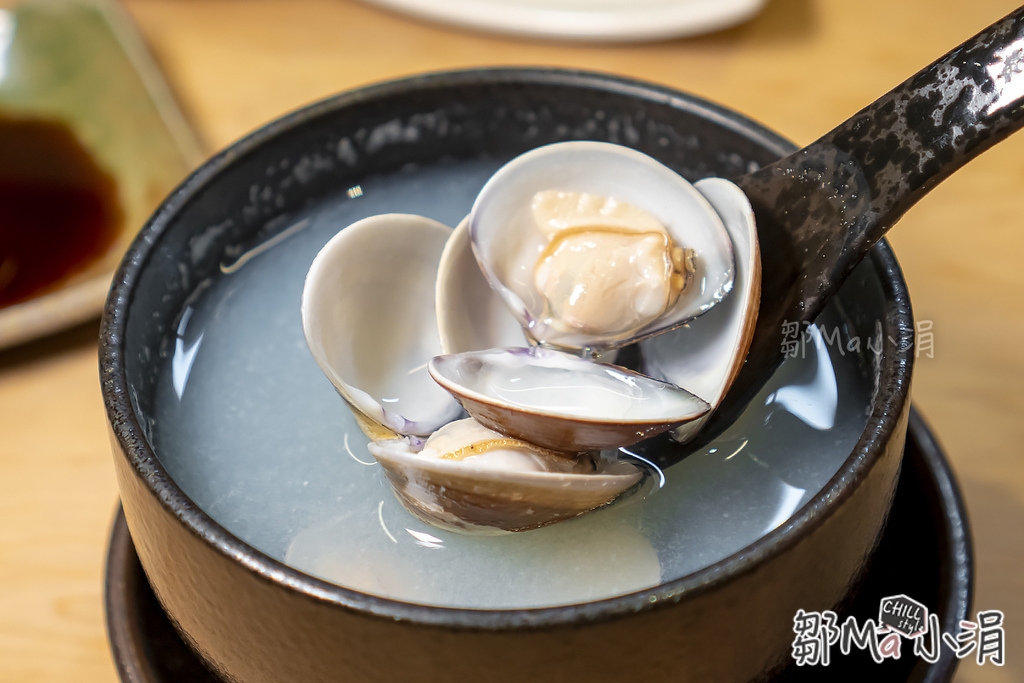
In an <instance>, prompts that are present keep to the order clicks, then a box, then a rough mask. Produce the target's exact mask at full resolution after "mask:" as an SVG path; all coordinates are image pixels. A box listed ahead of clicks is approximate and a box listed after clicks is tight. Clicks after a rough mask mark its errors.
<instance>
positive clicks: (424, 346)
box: [302, 214, 462, 439]
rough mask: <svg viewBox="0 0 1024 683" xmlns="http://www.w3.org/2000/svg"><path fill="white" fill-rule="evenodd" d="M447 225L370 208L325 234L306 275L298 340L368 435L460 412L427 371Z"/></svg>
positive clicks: (416, 428)
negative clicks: (328, 237)
mask: <svg viewBox="0 0 1024 683" xmlns="http://www.w3.org/2000/svg"><path fill="white" fill-rule="evenodd" d="M451 232H452V230H451V228H449V227H448V226H446V225H443V224H441V223H439V222H437V221H434V220H431V219H429V218H424V217H422V216H414V215H409V214H383V215H379V216H372V217H370V218H366V219H363V220H361V221H357V222H356V223H353V224H352V225H350V226H348V227H346V228H345V229H343V230H341V231H340V232H339V233H338V234H337V235H335V236H334V237H333V238H331V240H330V241H329V242H328V243H327V244H326V245H325V246H324V247H323V249H322V250H321V251H320V253H319V254H317V256H316V258H315V259H314V261H313V264H312V266H310V269H309V273H308V274H307V276H306V282H305V287H304V289H303V293H302V329H303V332H304V334H305V336H306V343H307V344H308V345H309V349H310V351H311V352H312V354H313V357H314V358H315V359H316V362H317V363H318V364H319V366H320V368H321V370H323V372H324V374H326V375H327V377H328V378H329V379H330V380H331V382H332V383H333V384H334V386H335V388H337V390H338V392H339V393H340V394H341V396H342V397H343V398H344V399H345V401H346V402H347V403H348V404H349V405H350V406H351V407H352V409H353V411H354V412H355V414H356V417H357V419H358V420H359V422H360V426H361V427H362V428H363V431H364V432H366V433H367V435H369V436H370V437H371V438H374V439H380V438H388V437H393V436H395V435H396V434H402V435H410V434H413V435H427V434H430V433H432V432H433V431H435V430H436V429H437V428H438V427H440V426H441V425H443V424H445V423H447V422H450V421H451V420H453V419H455V418H457V417H458V416H459V415H460V414H461V412H462V411H461V408H460V407H459V405H458V403H457V402H456V401H455V400H454V399H453V398H452V397H451V395H450V394H448V392H446V391H444V390H443V389H441V387H439V386H438V385H437V384H436V383H435V382H434V381H433V380H432V379H431V378H430V376H429V375H428V374H427V372H426V363H427V361H429V360H430V359H431V358H432V357H434V356H436V355H437V354H439V353H441V346H440V342H439V341H438V331H437V316H436V314H435V311H434V282H435V280H436V279H437V267H438V262H439V261H440V258H441V251H442V250H443V248H444V245H445V242H446V241H447V240H448V237H449V236H450V235H451Z"/></svg>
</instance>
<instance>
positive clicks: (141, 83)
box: [0, 0, 203, 348]
mask: <svg viewBox="0 0 1024 683" xmlns="http://www.w3.org/2000/svg"><path fill="white" fill-rule="evenodd" d="M0 114H2V115H4V116H6V117H9V118H19V119H44V120H49V121H58V122H62V123H64V124H65V125H67V126H68V127H69V128H70V129H71V131H72V132H73V133H74V135H75V137H77V138H78V140H79V141H80V142H81V144H82V145H83V146H84V147H85V149H86V150H87V151H88V152H89V154H90V155H91V156H92V157H93V159H94V160H95V162H96V163H97V165H98V166H99V167H100V168H101V169H103V170H104V171H105V172H106V173H107V174H109V175H110V176H112V177H113V179H114V181H115V183H116V185H117V198H118V201H119V203H120V208H121V214H122V217H123V219H122V220H121V221H120V224H119V225H118V227H117V234H116V236H115V238H114V240H113V243H112V244H111V245H110V246H109V247H108V248H107V249H106V251H105V252H104V253H103V254H102V255H100V256H99V257H97V258H94V259H93V260H92V261H91V262H87V263H84V264H82V265H81V266H80V267H79V268H78V269H77V270H76V271H75V272H73V273H71V274H69V275H68V276H67V277H65V278H63V279H61V280H59V281H58V282H57V283H55V285H54V286H51V287H50V288H48V289H46V290H43V292H42V293H40V294H39V295H37V296H34V297H33V298H31V299H28V300H25V301H22V302H20V303H16V304H12V305H9V306H6V307H3V308H0V348H3V347H8V346H13V345H15V344H19V343H22V342H25V341H28V340H31V339H33V338H36V337H39V336H41V335H44V334H48V333H51V332H54V331H57V330H59V329H62V328H64V327H67V326H71V325H74V324H77V323H81V322H84V321H86V320H88V319H90V318H93V317H95V316H97V315H98V314H99V313H100V311H101V310H102V308H103V302H104V300H105V298H106V293H107V289H108V288H109V286H110V280H111V277H112V275H113V272H114V269H115V267H116V265H117V263H118V262H119V261H120V259H121V256H122V254H123V253H124V251H125V249H126V248H127V246H128V244H129V243H130V241H131V239H132V238H133V237H134V235H135V233H136V232H137V231H138V229H139V228H140V227H141V226H142V224H143V223H144V222H145V220H146V218H148V216H149V214H150V213H151V212H152V210H153V209H154V208H155V207H156V206H157V204H158V203H159V201H160V200H161V199H163V197H164V196H165V195H167V194H168V193H169V192H170V190H171V189H172V188H174V187H175V186H176V185H177V184H178V183H179V182H180V181H181V180H182V179H183V178H184V177H185V175H186V174H187V173H188V172H189V171H190V170H191V169H192V168H193V167H194V166H195V165H196V164H198V162H199V161H200V160H201V159H202V157H203V154H202V151H201V147H200V145H199V143H198V141H197V139H196V137H195V134H194V133H193V131H192V130H191V128H190V127H189V126H188V124H187V123H186V121H185V118H184V116H183V115H182V113H181V111H180V109H179V108H178V105H177V103H176V102H175V100H174V97H173V96H172V94H171V91H170V89H169V88H168V86H167V84H166V82H165V81H164V79H163V76H162V75H161V73H160V71H159V70H158V68H157V67H156V65H155V63H154V62H153V60H152V59H151V57H150V56H149V54H148V52H147V51H146V49H145V46H144V44H143V42H142V39H141V37H140V36H139V34H138V31H137V29H136V28H135V26H134V24H133V23H132V22H131V20H130V18H129V17H128V16H127V15H126V13H125V12H124V10H123V9H122V8H121V7H120V6H119V5H117V4H116V3H114V2H108V1H106V0H93V1H89V0H77V1H71V0H63V1H59V0H36V1H32V2H24V3H21V4H18V5H16V6H13V7H7V8H4V7H0ZM3 153H4V150H2V149H0V154H3ZM2 227H3V226H0V229H2ZM0 256H3V255H2V254H0ZM40 258H45V255H43V256H41V257H40Z"/></svg>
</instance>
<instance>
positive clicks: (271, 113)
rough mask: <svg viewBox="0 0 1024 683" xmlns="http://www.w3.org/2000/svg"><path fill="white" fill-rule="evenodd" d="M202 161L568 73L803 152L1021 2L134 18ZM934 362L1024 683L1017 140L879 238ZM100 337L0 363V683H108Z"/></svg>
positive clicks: (218, 4) (979, 540)
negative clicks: (578, 21) (595, 38)
mask: <svg viewBox="0 0 1024 683" xmlns="http://www.w3.org/2000/svg"><path fill="white" fill-rule="evenodd" d="M125 4H126V6H127V8H128V10H129V12H130V13H131V14H132V15H133V16H134V18H135V19H136V21H137V22H138V24H139V26H140V28H141V31H142V33H143V34H144V36H145V37H146V39H147V40H148V41H149V43H150V46H151V48H152V50H153V52H154V53H155V55H156V57H157V58H158V60H159V61H160V63H161V64H162V65H163V67H164V69H165V70H166V73H167V75H168V78H169V80H170V81H171V82H172V84H173V86H174V87H175V89H176V90H177V93H178V95H179V97H180V100H181V102H182V104H183V106H184V108H185V109H186V111H187V113H188V115H189V116H190V117H191V119H192V121H193V122H194V124H195V126H196V128H197V130H198V131H199V133H200V135H201V136H202V138H203V140H204V142H205V144H206V146H207V150H208V151H210V152H212V151H214V150H216V149H219V148H220V147H222V146H224V145H227V144H228V143H230V142H231V141H232V140H234V139H235V138H237V137H239V136H240V135H242V134H244V133H246V132H247V131H250V130H252V129H253V128H255V127H257V126H259V125H260V124H262V123H264V122H266V121H268V120H269V119H272V118H274V117H276V116H278V115H280V114H282V113H284V112H286V111H289V110H292V109H294V108H296V107H299V106H301V105H303V104H305V103H307V102H310V101H312V100H316V99H318V98H321V97H324V96H326V95H329V94H332V93H335V92H337V91H341V90H345V89H348V88H352V87H354V86H358V85H362V84H366V83H371V82H374V81H379V80H382V79H388V78H392V77H395V76H401V75H405V74H412V73H416V72H422V71H428V70H436V69H447V68H457V67H468V66H477V65H505V64H530V65H560V66H575V67H584V68H591V69H597V70H603V71H610V72H616V73H620V74H625V75H629V76H635V77H639V78H643V79H647V80H651V81H656V82H660V83H664V84H667V85H670V86H673V87H676V88H679V89H682V90H686V91H689V92H692V93H695V94H697V95H700V96H703V97H706V98H709V99H711V100H714V101H718V102H721V103H724V104H728V105H730V106H732V107H734V108H736V109H738V110H740V111H742V112H745V113H747V114H748V115H750V116H751V117H753V118H755V119H758V120H760V121H761V122H763V123H765V124H767V125H768V126H769V127H771V128H774V129H776V130H778V131H780V132H781V133H782V134H784V135H786V136H788V137H789V138H790V139H792V140H794V141H796V142H798V143H806V142H810V141H811V140H813V139H814V138H816V137H818V136H819V135H821V134H823V133H825V132H826V131H827V130H828V129H829V128H831V127H832V126H833V125H834V124H836V123H838V122H839V121H842V120H843V119H845V118H846V117H848V116H849V115H851V114H853V113H854V112H855V111H856V110H857V109H859V108H860V107H862V106H863V105H865V104H867V103H869V102H870V101H871V100H873V99H874V98H875V97H876V96H878V95H880V94H882V93H883V92H885V91H886V90H888V89H889V88H890V87H891V86H893V85H895V84H896V83H898V82H899V81H901V80H903V79H904V78H906V77H907V76H909V75H910V74H911V73H913V72H914V71H916V70H917V69H919V68H920V67H922V66H924V65H925V64H927V63H928V62H929V61H931V60H932V59H933V58H935V57H937V56H938V55H940V54H941V53H943V52H945V51H946V50H947V49H948V48H950V47H952V46H953V45H955V44H957V43H959V42H960V41H961V40H963V39H965V38H967V37H969V36H970V35H972V34H973V33H975V32H976V31H977V30H980V29H981V28H983V27H984V26H986V25H987V24H989V23H991V22H993V21H995V20H997V19H999V18H1000V17H1002V16H1003V15H1004V14H1005V13H1006V12H1008V11H1010V10H1011V9H1013V8H1014V7H1015V4H1016V3H1014V2H1013V1H1012V0H974V1H973V2H969V3H955V2H941V3H937V2H934V0H905V1H903V2H894V1H893V0H861V1H860V2H857V3H840V2H834V1H832V0H770V2H768V4H767V7H766V8H765V9H764V11H763V12H762V13H761V14H760V15H759V16H757V17H756V18H754V19H753V20H751V21H749V22H748V23H746V24H744V25H741V26H738V27H736V28H733V29H730V30H725V31H721V32H718V33H714V34H711V35H706V36H701V37H697V38H691V39H680V40H673V41H666V42H659V43H653V44H633V45H596V46H595V45H583V44H571V43H554V42H542V41H528V40H521V39H512V38H504V37H500V36H494V35H484V34H476V33H472V32H468V31H464V30H456V29H450V28H446V27H444V26H440V25H432V24H428V23H424V22H420V21H416V20H412V19H407V18H404V17H402V16H399V15H396V14H392V13H389V12H386V11H382V10H379V9H376V8H374V7H371V6H368V5H364V4H360V3H359V2H354V1H352V0H248V1H246V2H242V1H240V0H126V2H125ZM891 241H892V243H893V245H894V247H895V250H896V253H897V256H898V257H899V260H900V262H901V264H902V265H903V268H904V272H905V274H906V278H907V281H908V282H909V285H910V289H911V292H912V294H913V303H914V308H915V313H916V316H917V319H918V320H928V321H932V324H933V327H932V331H933V332H934V344H933V353H932V354H931V356H932V357H927V356H926V355H923V354H922V356H921V357H920V358H919V359H918V365H917V369H916V375H915V383H914V401H915V402H916V404H917V406H918V407H919V408H920V409H921V410H922V412H923V413H924V415H925V417H926V418H927V419H928V420H929V421H930V423H931V425H932V427H933V428H934V430H935V432H936V433H937V435H938V437H939V439H940V440H941V442H942V443H943V444H944V446H945V449H946V452H947V454H948V457H949V459H950V461H951V462H952V464H953V467H954V469H955V471H956V474H957V476H958V477H959V481H960V484H961V486H962V489H963V492H964V494H965V496H966V500H967V506H968V509H969V513H970V517H971V526H972V530H973V534H974V543H975V558H976V566H977V575H976V579H977V580H976V597H975V610H977V609H998V610H1002V611H1003V612H1004V613H1005V614H1006V622H1005V643H1006V665H1005V666H1004V667H1002V668H998V667H995V666H993V665H992V664H991V663H989V664H986V665H984V666H978V665H976V664H972V663H970V662H969V661H968V662H965V664H964V665H963V666H962V667H961V669H960V672H959V673H958V675H957V680H958V681H971V682H975V681H996V682H1001V681H1022V680H1024V577H1022V570H1021V566H1022V565H1024V541H1022V531H1024V458H1022V457H1021V444H1022V443H1024V415H1022V408H1024V389H1022V388H1021V384H1022V382H1024V351H1022V343H1024V297H1022V296H1021V294H1020V292H1021V290H1022V289H1024V267H1022V257H1024V136H1019V137H1016V138H1011V139H1010V140H1009V141H1007V142H1005V143H1003V144H1002V145H1000V146H998V147H997V148H995V149H993V150H991V151H989V152H988V153H986V154H985V155H983V156H982V157H981V158H979V159H977V160H976V161H974V162H973V163H972V164H970V165H969V166H968V167H967V168H965V169H964V170H962V171H960V172H958V173H957V174H956V175H955V176H954V177H953V178H951V179H950V180H947V181H946V182H945V183H944V184H943V185H941V186H940V187H939V188H937V189H936V190H935V191H933V192H932V194H931V195H930V196H929V197H927V198H926V200H925V201H923V202H922V203H921V204H920V205H919V206H917V207H915V208H914V209H913V210H911V212H910V213H909V214H908V215H907V216H906V217H905V218H904V220H903V221H902V222H901V224H900V225H899V226H897V228H896V229H895V230H894V231H893V232H892V233H891ZM97 329H98V326H97V323H96V322H92V323H90V324H87V325H84V326H81V327H78V328H75V329H73V330H70V331H67V332H64V333H61V334H58V335H55V336H53V337H50V338H47V339H44V340H40V341H37V342H32V343H29V344H26V345H24V346H22V347H19V348H15V349H9V350H7V351H0V681H3V682H7V681H33V682H43V681H77V682H78V683H93V682H99V681H104V682H110V681H114V680H116V673H115V670H114V668H113V664H112V662H111V660H110V655H109V652H108V647H107V642H106V634H105V627H104V615H103V609H102V590H103V589H102V586H103V567H104V553H105V549H106V543H107V534H108V529H109V525H110V522H111V520H112V517H113V514H114V511H115V508H116V504H117V490H116V487H115V483H114V475H113V471H112V467H111V456H110V453H109V447H108V443H107V435H106V427H105V424H104V412H103V407H102V402H101V399H100V393H99V383H98V379H97V369H96V335H97Z"/></svg>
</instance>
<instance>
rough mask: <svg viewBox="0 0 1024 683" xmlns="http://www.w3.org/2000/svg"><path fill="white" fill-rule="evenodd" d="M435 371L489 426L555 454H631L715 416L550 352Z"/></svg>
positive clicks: (679, 394)
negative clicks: (630, 449) (625, 450)
mask: <svg viewBox="0 0 1024 683" xmlns="http://www.w3.org/2000/svg"><path fill="white" fill-rule="evenodd" d="M428 367H429V371H430V374H431V376H433V378H434V379H435V380H437V382H438V384H440V385H441V386H443V387H444V388H445V389H447V390H448V391H450V392H451V393H452V394H453V395H455V396H456V397H457V398H458V400H459V402H460V403H462V405H463V407H464V408H465V409H466V411H467V412H469V414H470V415H472V416H473V417H475V418H476V419H477V420H479V421H480V422H481V423H482V424H484V425H486V426H488V427H490V428H491V429H494V430H496V431H498V432H501V433H502V434H507V435H509V436H513V437H516V438H519V439H523V440H524V441H529V442H530V443H534V444H537V445H538V446H542V447H544V448H549V449H552V450H556V451H589V450H603V449H614V448H619V447H621V446H628V445H630V444H633V443H636V442H637V441H640V440H642V439H646V438H649V437H652V436H655V435H657V434H660V433H662V432H665V431H668V430H669V429H674V428H676V427H678V426H680V425H682V424H685V423H686V422H690V421H692V420H695V419H697V418H699V417H700V416H701V415H704V414H705V413H707V411H708V410H709V409H710V406H709V405H708V403H707V402H705V401H704V400H702V399H701V398H699V397H697V396H694V395H693V394H691V393H690V392H688V391H686V390H684V389H681V388H679V387H678V386H674V385H672V384H669V383H666V382H662V381H659V380H657V379H653V378H651V377H646V376H644V375H641V374H639V373H636V372H632V371H630V370H626V369H624V368H620V367H617V366H614V365H606V364H603V363H595V362H593V361H590V360H586V359H583V358H579V357H577V356H571V355H569V354H566V353H562V352H559V351H554V350H551V349H547V348H543V347H530V348H514V349H492V350H487V351H480V352H467V353H461V354H455V355H450V356H440V357H438V358H434V359H433V360H431V361H430V364H429V366H428Z"/></svg>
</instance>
